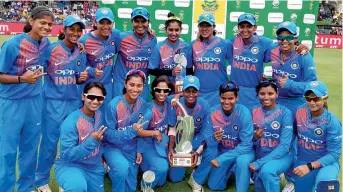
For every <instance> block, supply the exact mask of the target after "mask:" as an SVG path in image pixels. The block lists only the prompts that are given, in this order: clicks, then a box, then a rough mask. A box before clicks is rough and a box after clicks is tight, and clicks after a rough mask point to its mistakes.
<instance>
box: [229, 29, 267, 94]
mask: <svg viewBox="0 0 343 192" xmlns="http://www.w3.org/2000/svg"><path fill="white" fill-rule="evenodd" d="M229 41H230V42H231V43H230V44H229V45H231V46H232V47H231V48H230V49H229V51H230V52H229V53H228V54H229V55H230V56H229V58H231V59H230V64H231V74H230V79H231V81H233V82H234V83H236V84H237V85H238V86H243V87H248V88H249V87H250V88H255V87H256V85H257V84H258V82H259V80H260V78H261V76H262V74H263V63H265V62H266V60H265V57H266V53H267V50H268V47H270V46H272V45H273V41H272V40H271V39H269V38H267V37H264V36H259V35H254V37H252V38H250V39H249V44H247V45H246V44H245V43H244V42H243V39H242V38H241V37H240V36H235V37H232V38H231V39H230V40H229Z"/></svg>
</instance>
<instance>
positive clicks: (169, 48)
mask: <svg viewBox="0 0 343 192" xmlns="http://www.w3.org/2000/svg"><path fill="white" fill-rule="evenodd" d="M176 54H179V55H184V56H185V58H186V59H187V66H186V68H191V67H192V48H191V46H190V45H189V44H188V43H186V42H184V41H182V40H179V41H178V43H177V44H175V45H173V44H170V43H169V42H168V39H165V40H164V41H162V42H159V43H157V44H156V46H155V47H154V49H153V51H152V54H151V57H150V60H149V66H148V68H149V69H165V70H173V69H174V67H176V66H177V64H175V61H174V60H175V59H176V60H177V59H178V58H175V55H176ZM186 68H184V72H186ZM184 75H186V73H185V74H184ZM169 79H170V81H172V82H173V83H175V77H174V76H171V77H169Z"/></svg>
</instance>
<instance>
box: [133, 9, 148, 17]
mask: <svg viewBox="0 0 343 192" xmlns="http://www.w3.org/2000/svg"><path fill="white" fill-rule="evenodd" d="M132 15H146V16H148V17H150V14H149V12H147V11H146V10H145V9H135V10H134V11H133V12H132V13H131V16H132Z"/></svg>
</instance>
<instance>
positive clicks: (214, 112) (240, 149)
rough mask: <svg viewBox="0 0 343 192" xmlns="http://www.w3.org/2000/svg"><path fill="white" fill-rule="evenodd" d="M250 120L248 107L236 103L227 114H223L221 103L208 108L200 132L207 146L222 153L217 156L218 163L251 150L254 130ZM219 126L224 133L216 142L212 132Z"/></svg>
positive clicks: (218, 128)
mask: <svg viewBox="0 0 343 192" xmlns="http://www.w3.org/2000/svg"><path fill="white" fill-rule="evenodd" d="M252 122H253V121H252V118H251V114H250V111H249V109H248V108H246V107H245V106H243V105H240V104H237V103H236V104H235V107H234V110H233V111H232V113H231V114H230V115H229V116H227V115H225V113H224V111H223V109H222V106H221V105H216V106H214V107H212V108H211V109H210V112H209V115H208V116H207V118H206V126H205V129H204V132H203V133H202V134H203V136H204V138H205V141H206V144H207V146H208V147H216V148H218V150H219V152H221V153H223V154H222V155H220V156H219V157H217V161H218V162H219V164H221V163H222V162H224V161H226V160H227V159H235V158H237V157H238V156H239V155H242V154H246V153H248V152H250V151H251V150H252V145H253V143H252V138H253V132H254V128H253V123H252ZM220 128H221V129H222V130H224V133H223V136H222V140H221V142H218V141H217V140H216V139H215V137H214V135H213V134H214V132H215V131H217V130H220Z"/></svg>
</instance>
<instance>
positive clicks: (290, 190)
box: [282, 181, 295, 192]
mask: <svg viewBox="0 0 343 192" xmlns="http://www.w3.org/2000/svg"><path fill="white" fill-rule="evenodd" d="M294 191H295V189H294V183H293V182H291V181H287V184H286V186H285V187H284V188H283V190H282V192H294Z"/></svg>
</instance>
